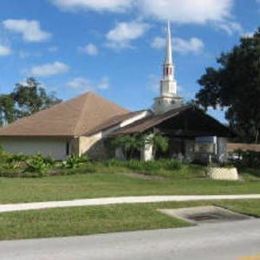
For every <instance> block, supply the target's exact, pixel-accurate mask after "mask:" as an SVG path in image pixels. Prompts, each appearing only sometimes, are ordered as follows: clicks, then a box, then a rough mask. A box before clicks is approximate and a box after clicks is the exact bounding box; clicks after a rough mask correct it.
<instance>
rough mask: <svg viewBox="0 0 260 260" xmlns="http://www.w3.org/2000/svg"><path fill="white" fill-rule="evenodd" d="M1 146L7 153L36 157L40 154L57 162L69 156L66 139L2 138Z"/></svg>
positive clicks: (0, 140)
mask: <svg viewBox="0 0 260 260" xmlns="http://www.w3.org/2000/svg"><path fill="white" fill-rule="evenodd" d="M0 145H1V146H2V148H3V149H4V150H5V151H7V152H10V153H14V154H25V155H35V154H37V153H40V154H42V155H43V156H51V157H52V158H53V159H56V160H63V159H65V158H66V156H67V155H66V145H67V140H65V139H56V138H48V137H42V138H40V137H39V138H22V137H21V138H18V137H6V138H4V137H2V138H1V139H0Z"/></svg>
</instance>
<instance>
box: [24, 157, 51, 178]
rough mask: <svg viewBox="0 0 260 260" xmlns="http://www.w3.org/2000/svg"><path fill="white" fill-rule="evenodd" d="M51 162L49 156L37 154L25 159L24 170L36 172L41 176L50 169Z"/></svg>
mask: <svg viewBox="0 0 260 260" xmlns="http://www.w3.org/2000/svg"><path fill="white" fill-rule="evenodd" d="M52 163H53V161H52V160H51V159H50V158H45V157H43V156H42V155H41V154H37V155H34V156H32V157H30V158H29V159H27V160H26V165H27V167H26V168H25V170H24V172H30V173H38V174H39V176H42V175H44V173H46V172H47V171H48V170H49V169H50V167H51V166H52Z"/></svg>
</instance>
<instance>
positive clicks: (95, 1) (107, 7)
mask: <svg viewBox="0 0 260 260" xmlns="http://www.w3.org/2000/svg"><path fill="white" fill-rule="evenodd" d="M50 1H51V2H52V3H53V4H55V5H56V6H58V7H59V8H61V9H63V10H82V9H83V10H94V11H110V12H122V11H125V10H127V9H128V8H129V7H131V5H132V3H133V2H134V1H135V0H50Z"/></svg>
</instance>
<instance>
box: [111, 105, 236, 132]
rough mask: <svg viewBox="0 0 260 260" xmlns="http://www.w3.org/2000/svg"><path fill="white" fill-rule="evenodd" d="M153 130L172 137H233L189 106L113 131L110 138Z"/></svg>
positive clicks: (226, 128)
mask: <svg viewBox="0 0 260 260" xmlns="http://www.w3.org/2000/svg"><path fill="white" fill-rule="evenodd" d="M153 128H158V129H160V130H161V131H162V132H165V133H168V134H171V135H174V136H190V137H191V136H193V137H195V136H219V137H232V136H235V134H234V133H233V132H232V131H231V130H230V129H229V128H228V127H226V126H224V125H223V124H221V123H220V122H219V121H217V120H216V119H214V118H213V117H211V116H209V115H207V114H206V113H204V112H203V111H202V110H200V109H199V108H196V107H194V106H191V105H187V106H182V107H179V108H175V109H172V110H169V111H167V112H166V113H164V114H159V115H151V116H149V117H146V118H144V119H142V120H139V121H136V122H135V123H133V124H131V125H129V126H126V127H124V128H121V129H119V130H117V131H115V132H114V133H112V136H115V135H126V134H136V133H144V132H146V131H148V130H151V129H153Z"/></svg>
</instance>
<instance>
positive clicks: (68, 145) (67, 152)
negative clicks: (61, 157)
mask: <svg viewBox="0 0 260 260" xmlns="http://www.w3.org/2000/svg"><path fill="white" fill-rule="evenodd" d="M66 155H67V156H69V155H70V142H69V141H68V142H67V143H66Z"/></svg>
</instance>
